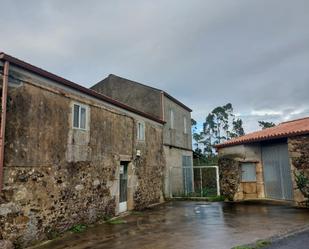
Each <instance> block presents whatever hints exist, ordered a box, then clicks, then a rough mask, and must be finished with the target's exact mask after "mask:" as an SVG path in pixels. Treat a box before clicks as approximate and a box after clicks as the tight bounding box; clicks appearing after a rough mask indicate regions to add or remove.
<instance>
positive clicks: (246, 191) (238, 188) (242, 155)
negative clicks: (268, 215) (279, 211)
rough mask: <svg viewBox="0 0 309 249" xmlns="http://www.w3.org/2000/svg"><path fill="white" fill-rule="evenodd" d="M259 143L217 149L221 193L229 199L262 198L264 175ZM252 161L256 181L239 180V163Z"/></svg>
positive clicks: (263, 193)
mask: <svg viewBox="0 0 309 249" xmlns="http://www.w3.org/2000/svg"><path fill="white" fill-rule="evenodd" d="M261 161H262V159H261V146H260V144H258V143H256V144H247V145H235V146H229V147H225V148H221V149H219V161H218V165H219V173H220V188H221V194H222V195H223V196H225V197H227V198H228V199H229V200H234V201H238V200H248V199H257V198H264V197H265V191H264V177H263V166H262V162H261ZM245 162H250V163H254V164H255V167H256V181H254V182H245V181H242V180H241V174H242V172H241V164H242V163H245Z"/></svg>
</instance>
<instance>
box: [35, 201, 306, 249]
mask: <svg viewBox="0 0 309 249" xmlns="http://www.w3.org/2000/svg"><path fill="white" fill-rule="evenodd" d="M124 219H125V220H126V222H127V223H126V224H117V225H112V224H101V225H96V226H94V227H91V228H88V229H87V231H85V232H83V233H80V234H66V235H65V236H64V237H62V238H59V239H57V240H54V241H53V242H51V243H49V244H46V245H44V246H41V247H39V248H40V249H68V248H70V249H86V248H87V249H104V248H110V249H124V248H126V249H131V248H132V249H133V248H134V249H174V248H175V249H188V248H190V249H195V248H196V249H197V248H199V249H200V248H205V249H225V248H231V247H232V246H235V245H240V244H246V243H250V242H253V241H255V240H257V239H263V238H267V237H269V236H274V235H276V234H278V233H283V232H287V231H289V230H293V229H299V228H300V227H303V226H305V225H308V224H309V211H308V210H305V209H296V208H292V207H286V206H279V205H269V204H262V203H260V204H259V203H206V202H186V201H176V202H168V203H166V204H163V205H160V206H157V207H155V208H153V209H150V210H147V211H145V212H143V213H134V214H132V215H129V216H127V217H125V218H124Z"/></svg>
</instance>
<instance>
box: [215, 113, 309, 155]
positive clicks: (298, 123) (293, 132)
mask: <svg viewBox="0 0 309 249" xmlns="http://www.w3.org/2000/svg"><path fill="white" fill-rule="evenodd" d="M304 134H309V117H305V118H300V119H295V120H291V121H287V122H283V123H280V124H279V125H277V126H274V127H271V128H267V129H264V130H261V131H256V132H252V133H249V134H247V135H244V136H241V137H238V138H234V139H231V140H228V141H226V142H224V143H221V144H218V145H216V148H217V149H219V148H223V147H228V146H233V145H238V144H245V143H252V142H259V141H265V140H272V139H277V138H287V137H292V136H297V135H304Z"/></svg>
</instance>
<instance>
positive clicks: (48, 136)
mask: <svg viewBox="0 0 309 249" xmlns="http://www.w3.org/2000/svg"><path fill="white" fill-rule="evenodd" d="M19 77H21V76H20V75H19ZM26 81H27V82H29V81H32V82H31V84H28V83H25V82H26ZM15 83H16V82H15ZM32 83H33V84H32ZM36 84H38V82H36V80H32V79H29V78H27V79H26V80H25V81H24V82H23V81H20V82H18V84H17V86H16V85H15V86H14V88H10V89H9V103H8V113H7V126H6V144H5V167H4V188H3V191H2V193H1V199H0V240H1V239H3V240H10V241H13V242H14V243H15V244H19V245H23V246H25V245H29V244H31V243H34V242H35V241H41V240H44V239H47V238H51V237H53V236H54V235H55V234H57V233H61V232H63V231H65V230H67V229H69V228H70V227H72V226H73V225H75V224H79V223H85V224H88V223H93V222H95V221H96V220H98V219H102V218H103V217H111V216H114V215H115V214H116V213H117V212H118V209H117V207H118V198H119V197H118V196H119V181H118V176H119V165H120V161H121V160H125V161H130V164H129V165H130V169H129V171H130V173H129V174H130V176H129V177H130V179H129V185H130V186H128V193H129V196H128V202H129V203H128V207H129V209H131V208H135V209H142V208H145V207H147V206H149V205H150V204H153V203H157V202H160V201H162V190H163V172H164V167H165V159H164V156H163V141H162V137H163V136H162V126H161V125H160V124H157V123H154V122H152V121H148V120H147V119H144V120H143V121H144V122H145V125H146V141H144V142H137V141H136V122H137V119H136V117H134V118H133V117H130V116H129V115H127V114H125V113H121V112H119V111H115V110H112V109H110V108H109V107H106V106H104V104H102V103H99V102H96V101H94V100H93V99H87V98H83V97H81V96H76V95H74V94H71V93H67V92H65V91H63V90H61V89H57V88H48V87H45V86H43V85H40V86H37V85H36ZM72 101H73V102H76V101H78V102H80V103H83V104H85V105H87V106H88V107H89V111H90V118H89V124H88V125H89V129H88V130H86V131H78V130H74V129H72V120H71V116H72V113H71V110H72ZM141 119H143V118H142V117H141ZM136 150H140V151H141V156H140V157H137V156H136Z"/></svg>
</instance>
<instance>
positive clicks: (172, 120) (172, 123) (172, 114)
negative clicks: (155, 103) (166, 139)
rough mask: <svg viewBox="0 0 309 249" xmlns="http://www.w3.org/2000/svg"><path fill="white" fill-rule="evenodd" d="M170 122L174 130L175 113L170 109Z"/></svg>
mask: <svg viewBox="0 0 309 249" xmlns="http://www.w3.org/2000/svg"><path fill="white" fill-rule="evenodd" d="M170 122H171V129H174V111H173V109H170Z"/></svg>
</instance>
